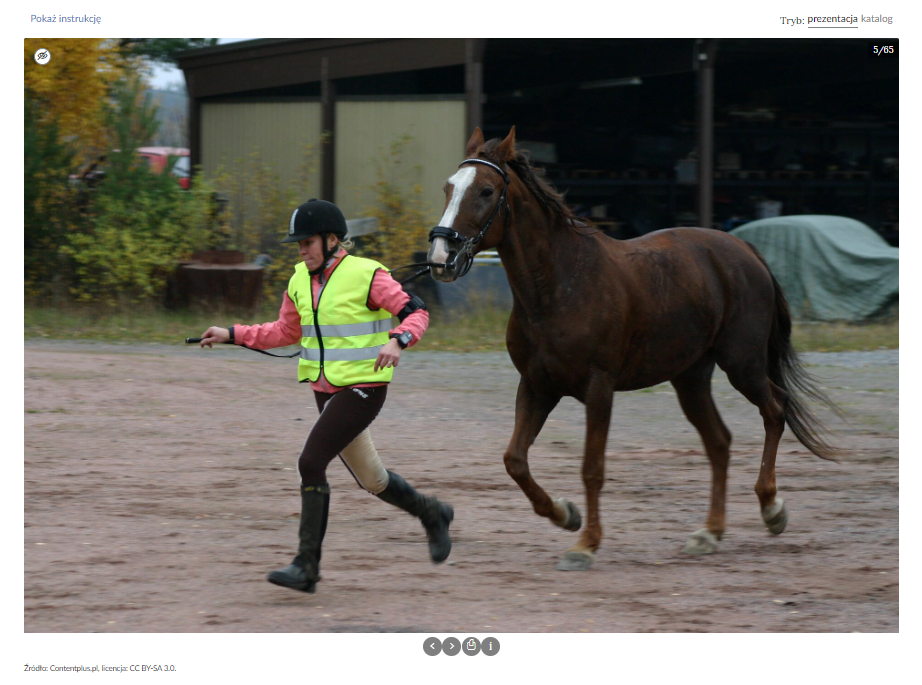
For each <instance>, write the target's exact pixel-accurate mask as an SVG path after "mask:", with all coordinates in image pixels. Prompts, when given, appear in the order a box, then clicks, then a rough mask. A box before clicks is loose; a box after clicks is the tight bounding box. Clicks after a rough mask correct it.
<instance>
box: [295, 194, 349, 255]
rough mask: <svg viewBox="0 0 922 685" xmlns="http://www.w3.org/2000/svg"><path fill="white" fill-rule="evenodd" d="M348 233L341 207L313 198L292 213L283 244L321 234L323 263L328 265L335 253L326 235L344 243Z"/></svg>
mask: <svg viewBox="0 0 922 685" xmlns="http://www.w3.org/2000/svg"><path fill="white" fill-rule="evenodd" d="M346 231H347V228H346V217H344V216H343V213H342V212H341V211H340V209H339V207H337V206H336V205H334V204H333V203H332V202H327V201H326V200H318V199H316V198H313V199H310V200H308V201H307V202H305V203H304V204H303V205H301V206H300V207H298V208H297V209H296V210H295V211H294V212H293V213H292V215H291V219H290V220H289V221H288V235H287V236H285V237H284V238H282V241H281V242H283V243H296V242H298V241H301V240H304V239H305V238H310V237H311V236H312V235H317V234H319V235H320V239H321V240H322V241H323V261H324V263H326V262H327V261H328V260H329V259H330V257H332V256H333V251H331V250H330V249H329V248H328V247H327V237H326V234H327V233H332V234H333V235H335V236H338V237H339V239H340V241H342V240H343V239H344V238H345V237H346Z"/></svg>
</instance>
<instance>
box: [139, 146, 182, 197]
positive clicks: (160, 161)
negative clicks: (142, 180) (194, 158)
mask: <svg viewBox="0 0 922 685" xmlns="http://www.w3.org/2000/svg"><path fill="white" fill-rule="evenodd" d="M137 152H138V154H139V155H140V156H141V158H142V159H146V160H147V162H148V164H150V170H151V171H152V172H153V173H155V174H162V173H165V171H166V165H167V160H168V159H169V158H170V157H176V158H177V159H176V161H175V162H174V163H173V168H172V169H170V174H171V175H173V176H175V177H176V179H177V181H179V186H180V187H181V188H183V189H185V190H188V189H189V184H190V178H189V177H190V175H191V171H192V169H191V167H190V164H189V148H186V147H139V148H138V150H137Z"/></svg>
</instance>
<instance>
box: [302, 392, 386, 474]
mask: <svg viewBox="0 0 922 685" xmlns="http://www.w3.org/2000/svg"><path fill="white" fill-rule="evenodd" d="M314 396H315V398H316V399H317V409H319V410H320V416H319V417H318V418H317V422H316V423H315V424H314V427H313V429H311V433H310V435H308V436H307V441H306V442H305V443H304V449H302V450H301V456H300V458H299V459H298V472H299V473H300V474H301V484H302V485H323V484H324V483H326V482H327V477H326V472H327V464H329V463H330V462H331V461H332V460H333V458H334V457H336V456H337V455H339V453H340V452H342V451H343V449H344V448H345V447H346V446H347V445H348V444H349V443H351V442H352V441H353V440H354V439H355V437H356V436H357V435H358V434H359V433H361V432H362V431H363V430H365V429H366V428H368V426H369V425H370V424H371V422H372V421H374V420H375V417H377V416H378V412H380V411H381V407H383V406H384V400H385V399H386V398H387V386H386V385H380V386H377V387H374V388H347V389H345V390H341V391H339V392H336V393H325V392H316V391H315V392H314Z"/></svg>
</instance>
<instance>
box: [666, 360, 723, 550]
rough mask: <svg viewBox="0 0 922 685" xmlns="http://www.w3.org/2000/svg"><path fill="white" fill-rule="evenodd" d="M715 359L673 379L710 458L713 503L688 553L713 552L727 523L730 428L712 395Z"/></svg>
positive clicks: (694, 535) (687, 546)
mask: <svg viewBox="0 0 922 685" xmlns="http://www.w3.org/2000/svg"><path fill="white" fill-rule="evenodd" d="M713 372H714V362H713V361H712V360H706V361H703V362H701V363H699V364H697V365H696V366H694V367H692V368H691V369H689V370H688V371H686V372H685V373H683V374H682V375H680V376H678V377H676V378H674V379H673V380H672V385H673V386H674V387H675V389H676V394H677V395H678V396H679V404H680V405H681V407H682V411H683V412H684V413H685V416H686V417H687V418H688V420H689V422H691V424H692V425H693V426H694V427H695V428H696V429H697V430H698V433H699V434H700V435H701V442H703V443H704V450H705V452H706V453H707V455H708V459H709V460H710V462H711V507H710V510H709V511H708V518H707V523H706V525H705V527H704V528H702V529H701V530H699V531H696V532H695V533H694V534H692V536H691V537H690V538H689V539H688V542H686V543H685V547H684V549H683V550H682V551H683V552H687V553H688V554H711V553H713V552H716V551H717V543H718V541H719V540H720V538H721V537H722V536H723V533H724V529H725V526H726V502H727V465H728V464H729V462H730V439H731V436H730V431H729V430H728V429H727V427H726V425H724V422H723V421H722V420H721V418H720V413H719V412H718V411H717V406H716V405H715V404H714V398H713V396H712V395H711V375H712V374H713Z"/></svg>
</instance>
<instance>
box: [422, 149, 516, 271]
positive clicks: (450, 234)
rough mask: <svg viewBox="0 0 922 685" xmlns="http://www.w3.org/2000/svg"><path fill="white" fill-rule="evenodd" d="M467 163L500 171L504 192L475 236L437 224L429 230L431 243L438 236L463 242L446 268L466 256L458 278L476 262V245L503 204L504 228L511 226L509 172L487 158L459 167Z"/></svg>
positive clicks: (453, 266) (466, 161)
mask: <svg viewBox="0 0 922 685" xmlns="http://www.w3.org/2000/svg"><path fill="white" fill-rule="evenodd" d="M465 164H483V165H484V166H488V167H490V168H491V169H494V170H496V171H497V172H499V175H500V176H502V177H503V192H501V193H500V194H499V201H498V202H497V203H496V206H495V207H493V211H492V212H491V213H490V218H489V219H487V223H486V224H484V226H483V228H481V229H480V232H479V233H478V234H477V235H475V236H474V237H473V238H465V237H464V236H463V235H461V234H460V233H458V232H457V231H455V230H454V229H451V228H448V227H446V226H436V227H435V228H433V229H432V230H431V231H429V242H430V243H431V242H432V241H433V240H435V239H436V238H445V239H446V240H451V241H453V242H459V243H461V249H460V250H458V252H457V253H455V255H454V257H452V258H451V259H450V260H449V261H448V263H447V264H445V268H446V269H449V270H452V269H454V268H456V267H457V265H458V260H459V259H460V258H461V257H462V256H464V257H465V258H466V259H465V261H464V263H463V264H462V265H461V271H460V272H459V273H458V278H461V277H462V276H464V274H466V273H467V272H468V271H470V269H471V265H472V264H473V263H474V246H475V245H477V243H479V242H480V241H481V240H482V239H483V236H484V235H486V233H487V231H488V230H489V229H490V224H492V223H493V219H494V218H496V214H497V212H499V208H500V207H502V206H503V205H505V206H506V218H505V219H504V221H503V229H505V228H507V227H508V226H509V215H510V214H511V208H510V207H509V198H508V193H507V191H508V190H509V174H507V173H506V172H505V171H503V170H502V169H501V168H500V167H498V166H497V165H495V164H494V163H493V162H488V161H487V160H485V159H465V160H464V161H463V162H461V164H459V165H458V167H459V168H460V167H462V166H464V165H465Z"/></svg>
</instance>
